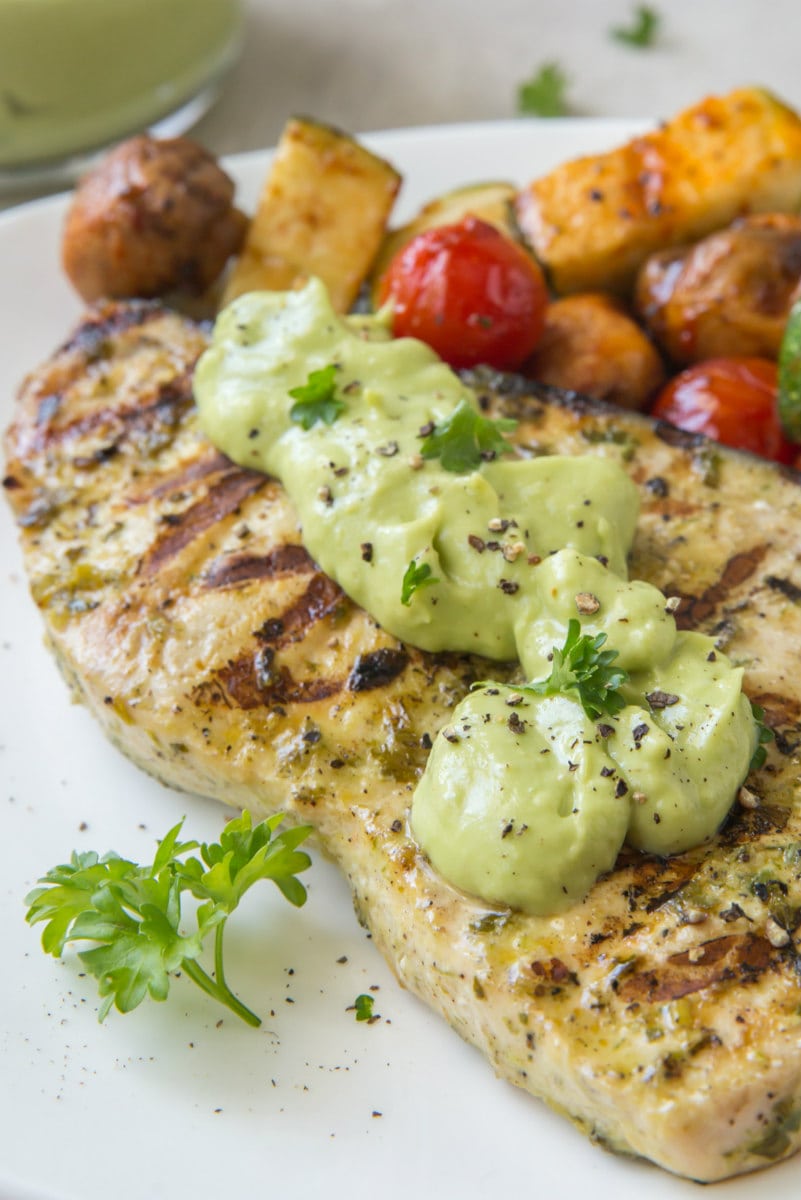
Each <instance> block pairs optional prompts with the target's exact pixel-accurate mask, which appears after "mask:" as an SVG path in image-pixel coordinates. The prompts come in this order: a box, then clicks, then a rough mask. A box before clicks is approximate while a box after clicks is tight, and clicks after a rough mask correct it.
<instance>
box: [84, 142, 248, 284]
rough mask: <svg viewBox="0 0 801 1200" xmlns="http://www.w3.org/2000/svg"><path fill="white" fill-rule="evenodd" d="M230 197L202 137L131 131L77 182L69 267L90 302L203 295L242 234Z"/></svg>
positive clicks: (228, 186)
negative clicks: (182, 293) (131, 134)
mask: <svg viewBox="0 0 801 1200" xmlns="http://www.w3.org/2000/svg"><path fill="white" fill-rule="evenodd" d="M233 198H234V185H233V182H232V180H231V179H230V178H229V177H228V176H227V175H226V174H225V172H224V171H222V170H221V168H220V167H219V166H218V165H217V163H216V161H215V160H214V158H213V157H212V156H211V155H210V154H209V153H208V152H207V151H206V150H204V149H203V148H202V147H200V146H198V145H197V144H196V143H195V142H192V141H190V140H189V139H188V138H171V139H163V140H158V139H156V138H151V137H148V136H147V135H144V134H143V135H141V136H138V137H134V138H130V139H129V140H128V141H126V142H122V143H121V144H120V145H119V146H117V147H116V149H115V150H113V151H112V152H111V153H110V154H109V155H108V156H107V157H106V158H104V159H103V161H102V162H101V163H100V164H99V165H98V166H97V167H96V168H95V169H94V170H93V171H91V172H90V173H89V174H88V175H87V176H86V177H85V178H84V180H83V181H82V182H81V184H80V185H79V186H78V188H77V190H76V192H75V196H74V197H73V200H72V203H71V205H70V208H69V211H68V213H67V217H66V220H65V224H64V233H63V241H62V261H63V266H64V270H65V272H66V274H67V276H68V277H69V279H70V281H71V282H72V284H73V286H74V287H75V289H76V290H77V291H78V293H79V294H80V295H81V296H82V297H83V299H84V300H88V301H93V300H98V299H101V298H103V297H109V298H115V299H116V298H124V297H137V296H138V297H152V296H161V295H165V294H167V293H168V292H170V291H173V290H176V289H186V290H187V291H189V292H194V293H200V292H202V291H204V290H205V289H206V288H207V287H209V286H210V285H211V284H212V283H213V282H214V280H215V279H216V278H217V276H218V275H219V274H220V272H221V271H222V269H223V267H224V266H225V264H226V262H227V260H228V259H229V257H230V256H231V255H232V254H234V253H235V252H236V251H237V250H238V249H239V247H240V245H241V243H242V240H243V238H244V236H245V229H246V225H247V220H246V218H245V216H244V215H243V214H242V213H241V212H239V211H238V210H237V209H236V208H235V207H234V203H233Z"/></svg>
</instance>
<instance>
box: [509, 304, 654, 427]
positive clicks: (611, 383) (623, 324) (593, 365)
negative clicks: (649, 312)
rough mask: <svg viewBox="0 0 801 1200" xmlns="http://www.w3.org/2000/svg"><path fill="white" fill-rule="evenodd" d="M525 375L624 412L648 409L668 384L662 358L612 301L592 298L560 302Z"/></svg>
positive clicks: (549, 313)
mask: <svg viewBox="0 0 801 1200" xmlns="http://www.w3.org/2000/svg"><path fill="white" fill-rule="evenodd" d="M524 373H525V374H526V375H528V376H529V378H531V379H537V380H539V381H540V382H541V383H550V384H552V385H553V386H554V387H560V388H565V389H566V390H567V391H574V392H583V393H584V394H585V395H587V396H594V397H595V398H596V399H598V400H608V401H610V402H611V403H613V404H619V405H621V406H622V407H623V408H644V407H645V406H646V404H647V403H648V401H649V399H650V398H651V397H652V396H653V394H654V392H655V391H656V390H657V389H658V388H659V387H661V385H662V384H663V383H664V381H665V368H664V365H663V363H662V360H661V358H660V357H659V354H658V353H657V351H656V350H655V348H654V346H653V345H652V344H651V342H650V341H649V339H648V337H647V336H646V334H645V333H643V331H642V329H641V328H640V327H639V325H638V324H637V323H636V321H634V320H633V319H632V318H631V317H630V316H628V314H627V313H626V312H625V310H624V309H623V307H622V305H620V304H619V302H618V301H617V300H616V299H615V298H614V297H613V296H608V295H604V294H602V293H595V292H588V293H582V294H581V295H576V296H567V297H565V298H564V299H562V300H555V301H554V302H553V304H551V305H550V306H549V308H548V311H547V314H546V318H545V330H544V332H543V335H542V338H541V339H540V343H539V346H538V347H537V349H536V351H535V353H534V354H533V356H532V357H531V358H530V359H529V360H528V362H527V363H526V365H525V367H524Z"/></svg>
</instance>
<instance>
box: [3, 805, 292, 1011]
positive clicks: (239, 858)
mask: <svg viewBox="0 0 801 1200" xmlns="http://www.w3.org/2000/svg"><path fill="white" fill-rule="evenodd" d="M282 820H283V817H282V816H281V815H280V814H279V815H277V816H274V817H269V818H268V819H267V820H265V821H261V822H260V823H259V824H258V825H256V826H252V825H251V818H250V813H248V812H244V813H243V814H242V816H241V817H237V818H235V819H234V820H232V821H229V822H228V824H227V825H226V826H225V828H224V829H223V831H222V833H221V835H220V840H219V842H212V843H209V844H207V843H205V842H204V843H202V844H201V843H199V842H180V841H179V840H178V837H179V834H180V832H181V827H182V825H183V821H179V822H178V824H177V825H174V826H173V828H172V829H171V830H170V831H169V833H168V834H167V836H166V837H165V838H164V839H163V841H161V842H160V843H159V848H158V850H157V852H156V856H155V858H154V860H153V863H152V864H151V865H150V866H140V865H139V864H138V863H135V862H130V861H129V860H128V859H125V858H120V857H119V855H117V854H114V853H113V852H110V853H108V854H105V855H104V856H103V857H102V858H100V857H99V856H98V855H97V854H96V853H95V851H94V850H88V851H85V852H84V853H77V852H75V851H74V852H73V854H72V858H71V859H70V862H69V863H64V864H62V865H61V866H57V867H53V869H52V870H50V871H48V873H47V874H46V875H45V876H43V877H42V879H40V880H39V882H40V883H42V884H44V885H45V886H44V887H39V888H36V889H35V890H34V891H32V892H31V893H30V895H28V896H27V897H26V899H25V903H26V904H28V905H29V908H28V912H27V914H26V920H27V921H28V922H29V923H30V924H31V925H36V924H38V923H39V922H40V921H46V922H47V924H46V925H45V928H44V932H43V934H42V946H43V948H44V950H45V951H46V952H47V953H48V954H52V955H53V956H54V957H55V958H58V957H60V955H61V954H62V952H63V950H64V947H65V945H66V944H67V942H79V941H89V942H94V943H96V945H95V946H93V948H92V949H90V950H82V951H81V952H80V953H79V955H78V957H79V958H80V959H81V962H82V963H83V964H84V966H85V967H86V969H87V971H88V972H89V973H90V974H91V975H94V976H95V978H96V979H97V981H98V991H99V993H100V995H101V996H102V997H103V998H104V999H103V1003H102V1004H101V1006H100V1013H99V1019H100V1020H101V1021H102V1020H103V1019H104V1018H105V1017H106V1015H107V1014H108V1011H109V1009H110V1008H111V1006H112V1004H114V1005H115V1006H116V1007H117V1009H118V1010H119V1011H120V1012H130V1011H131V1009H134V1008H136V1006H137V1005H138V1004H140V1003H141V1002H142V1000H144V999H145V997H146V996H147V995H150V996H151V997H152V998H153V999H154V1000H166V998H167V993H168V991H169V986H170V976H171V975H174V974H176V972H178V971H180V972H181V973H182V974H184V975H188V976H189V978H190V979H191V980H193V981H194V982H195V983H196V984H197V985H198V987H200V988H202V989H203V991H204V992H207V993H208V995H209V996H213V997H214V999H215V1000H219V1002H220V1003H221V1004H225V1005H227V1007H228V1008H230V1009H231V1010H232V1011H233V1012H235V1013H236V1014H237V1016H239V1017H241V1018H242V1020H243V1021H247V1023H248V1024H249V1025H260V1024H261V1021H260V1019H259V1018H258V1017H257V1016H256V1015H255V1013H252V1012H251V1011H250V1009H249V1008H246V1007H245V1005H244V1004H243V1003H242V1002H241V1001H240V1000H238V999H237V997H236V996H235V995H234V994H233V992H232V991H231V990H230V988H229V987H228V985H227V984H226V982H225V974H224V971H223V933H224V930H225V924H226V921H227V920H228V917H229V916H230V914H231V913H232V912H233V910H234V909H235V908H236V906H237V904H238V903H239V901H240V900H241V899H242V897H243V896H244V894H245V892H246V891H247V890H248V888H250V887H251V886H252V885H253V884H254V883H256V882H257V881H258V880H259V879H272V881H273V882H274V883H275V884H276V885H277V887H278V888H280V890H281V892H283V894H284V896H285V897H286V898H287V900H289V901H290V903H291V904H295V905H301V904H303V903H304V901H305V899H306V889H305V888H304V886H303V884H302V883H301V882H300V880H299V879H297V878H296V876H297V875H298V874H299V872H301V871H305V870H306V868H307V867H308V866H310V864H311V859H310V858H309V856H308V854H306V853H305V852H304V851H302V850H298V849H297V846H298V845H299V844H300V843H301V842H302V841H304V840H305V839H306V838H307V837H308V835H309V834H310V833H311V827H310V826H308V825H299V826H296V827H295V828H294V829H287V830H284V831H283V832H281V833H279V834H277V835H276V836H273V834H274V833H275V830H276V829H277V827H278V826H279V825H280V823H281V821H282ZM197 849H199V850H200V858H196V857H194V856H192V857H191V858H186V857H184V856H185V855H187V854H188V853H189V851H191V850H197ZM184 892H189V893H190V894H191V895H192V896H194V897H195V898H196V899H197V900H200V901H201V903H200V904H199V906H198V908H197V912H196V922H197V927H196V928H195V930H194V932H191V933H183V932H181V929H180V926H181V897H182V894H183V893H184ZM212 929H213V930H214V974H213V975H210V974H208V973H207V972H206V971H205V970H204V969H203V967H201V965H200V963H199V962H198V958H199V956H200V952H201V948H202V943H203V939H204V938H205V936H206V935H207V934H208V933H210V932H211V930H212Z"/></svg>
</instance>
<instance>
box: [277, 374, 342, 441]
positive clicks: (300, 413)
mask: <svg viewBox="0 0 801 1200" xmlns="http://www.w3.org/2000/svg"><path fill="white" fill-rule="evenodd" d="M336 372H337V369H336V367H335V366H334V364H333V363H329V365H328V366H327V367H322V368H321V369H320V370H319V371H312V372H311V374H310V375H309V378H308V379H307V380H306V382H305V383H304V384H301V386H300V387H296V388H290V391H289V394H290V396H291V397H292V399H293V400H296V401H297V403H296V404H293V405H292V407H291V408H290V410H289V418H290V420H291V421H294V422H295V424H296V425H302V426H303V428H304V429H311V427H312V425H316V424H317V422H318V421H322V422H323V423H324V424H325V425H333V424H334V421H336V419H337V417H338V416H340V414H341V413H343V412H344V411H345V408H346V407H347V406H346V404H345V402H344V400H339V399H337V397H336V395H335V392H336Z"/></svg>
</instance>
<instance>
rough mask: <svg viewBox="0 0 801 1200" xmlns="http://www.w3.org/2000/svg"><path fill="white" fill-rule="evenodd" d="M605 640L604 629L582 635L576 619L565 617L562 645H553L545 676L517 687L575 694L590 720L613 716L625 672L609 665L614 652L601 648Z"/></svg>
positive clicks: (545, 693)
mask: <svg viewBox="0 0 801 1200" xmlns="http://www.w3.org/2000/svg"><path fill="white" fill-rule="evenodd" d="M605 641H606V634H605V633H599V634H597V635H596V636H595V637H590V636H589V634H584V635H582V633H581V625H580V623H579V622H578V621H577V620H576V619H575V618H574V619H573V620H571V621H568V624H567V637H566V638H565V644H564V646H562V648H561V649H559V648H558V647H557V646H554V649H553V668H552V670H551V673H550V675H549V676H548V678H547V679H543V680H540V681H539V682H538V683H531V684H528V686H527V687H524V688H521V689H520V690H521V691H523V692H533V693H534V695H536V696H558V695H566V696H575V698H576V699H577V700H578V701H579V703H580V704H581V707H582V708H583V709H584V711H585V713H586V714H587V716H588V717H589V718H590V720H592V721H597V720H598V718H599V717H602V716H615V715H616V714H617V713H619V712H620V710H621V709H622V708H624V707H625V705H626V700H625V697H624V696H623V695H622V694H621V692H619V691H618V688H620V687H621V686H622V685H623V684H624V683H625V682H626V681H627V680H628V678H629V675H628V671H624V670H623V668H622V667H614V666H612V664H613V662H614V661H615V659H616V658H617V655H618V652H617V650H602V649H601V647H602V646H603V644H604V643H605Z"/></svg>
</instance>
